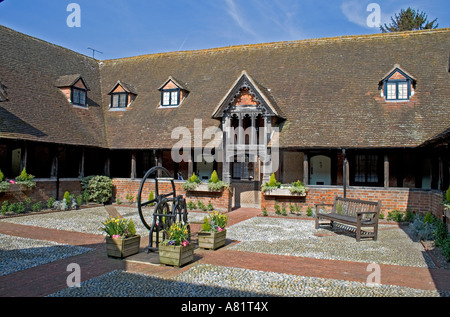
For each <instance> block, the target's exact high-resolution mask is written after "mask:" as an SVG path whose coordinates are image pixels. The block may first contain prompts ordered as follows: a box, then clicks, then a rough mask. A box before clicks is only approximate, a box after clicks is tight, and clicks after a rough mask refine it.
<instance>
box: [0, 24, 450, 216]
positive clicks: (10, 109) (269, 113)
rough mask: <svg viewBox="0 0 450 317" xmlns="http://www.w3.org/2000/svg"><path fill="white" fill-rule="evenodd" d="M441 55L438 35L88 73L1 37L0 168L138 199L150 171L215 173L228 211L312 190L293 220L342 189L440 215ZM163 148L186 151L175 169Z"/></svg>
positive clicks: (374, 38)
mask: <svg viewBox="0 0 450 317" xmlns="http://www.w3.org/2000/svg"><path fill="white" fill-rule="evenodd" d="M449 40H450V29H437V30H425V31H414V32H404V33H390V34H374V35H362V36H343V37H335V38H323V39H312V40H300V41H292V42H277V43H267V44H256V45H242V46H232V47H224V48H217V49H207V50H198V51H184V52H170V53H161V54H151V55H143V56H136V57H130V58H121V59H115V60H103V61H100V60H96V59H93V58H90V57H87V56H84V55H81V54H78V53H75V52H73V51H70V50H68V49H66V48H63V47H59V46H56V45H53V44H51V43H47V42H44V41H42V40H39V39H36V38H33V37H30V36H27V35H24V34H21V33H18V32H16V31H14V30H11V29H8V28H6V27H2V26H0V43H1V54H0V169H1V170H2V171H3V173H4V174H5V175H6V176H7V177H9V178H13V177H15V176H17V175H18V174H19V172H20V170H21V169H22V168H23V167H26V168H27V171H28V172H29V173H31V174H33V175H35V176H36V177H37V178H38V180H39V181H41V182H44V183H45V182H47V183H52V182H53V181H54V180H55V179H58V180H59V181H60V182H61V183H58V184H62V185H61V186H64V184H65V183H64V182H75V183H76V182H77V180H78V179H79V178H80V177H82V176H87V175H93V174H104V175H109V176H110V177H112V178H113V179H114V180H115V182H116V183H121V184H123V183H124V182H125V183H127V182H129V183H130V184H138V183H139V181H138V180H139V179H140V178H142V177H143V175H144V173H145V171H147V170H148V169H149V168H151V167H153V166H155V165H161V166H164V167H166V168H167V169H168V170H169V171H170V172H171V173H173V175H174V176H175V177H177V176H178V175H182V177H183V178H184V179H186V178H187V177H189V176H190V175H192V173H193V172H195V173H196V174H197V175H199V176H200V177H201V178H202V179H204V180H207V179H208V178H209V176H210V175H211V172H212V171H213V170H217V171H218V173H219V177H220V178H221V179H223V180H225V181H226V182H228V183H230V184H231V185H232V188H233V198H232V204H233V205H234V206H261V205H263V206H271V204H273V202H274V200H275V199H279V200H281V201H283V199H284V200H286V201H289V199H288V198H283V197H279V198H273V197H272V198H269V197H267V198H266V197H264V195H261V191H260V187H261V184H262V183H263V182H266V181H267V180H268V178H269V176H270V174H271V172H275V174H276V177H277V180H279V181H281V182H282V183H290V182H293V181H296V180H301V181H303V182H304V183H305V184H307V185H308V186H309V188H310V192H309V194H308V196H307V197H306V198H305V199H304V200H303V201H301V203H303V204H306V205H311V204H314V203H315V202H322V201H324V200H327V201H328V200H329V199H331V198H332V197H333V196H334V195H335V194H342V190H343V184H344V183H345V184H347V185H348V186H349V187H348V195H349V196H353V197H362V198H364V197H366V198H368V199H370V198H374V199H379V198H380V199H382V200H383V201H384V211H388V210H390V209H403V210H404V209H408V208H413V209H417V210H421V211H426V210H427V209H433V210H434V212H435V213H437V214H439V213H442V208H441V207H439V206H438V205H439V201H440V200H441V198H442V190H445V189H447V188H448V186H449V176H450V173H449V168H450V166H449V149H448V141H449V128H450V119H449V118H450V89H449V86H450V72H449V71H450V65H449V46H448V45H449ZM214 129H218V130H217V131H215V130H214ZM182 133H184V134H182ZM213 133H216V134H214V136H215V137H212V135H213ZM182 135H183V136H184V137H182ZM194 137H197V138H194ZM174 146H179V147H181V148H182V149H187V148H188V147H189V148H190V149H191V151H181V152H182V154H183V158H184V159H183V160H181V161H177V160H175V159H174V158H173V155H172V150H173V149H174ZM181 152H179V153H181ZM205 154H211V155H213V157H214V158H215V159H214V160H212V161H211V160H208V159H207V156H206V155H205ZM270 154H272V158H273V157H275V154H276V156H277V157H278V161H277V162H274V160H267V159H266V157H267V155H270ZM52 184H53V183H52ZM72 185H73V184H72ZM72 185H70V186H72ZM130 186H131V185H130ZM133 186H134V187H136V185H132V186H131V187H133ZM47 187H51V186H50V185H48V186H47ZM134 187H133V188H134ZM127 190H129V189H127ZM118 194H119V195H124V193H123V192H120V190H119V192H118ZM125 194H126V193H125ZM227 199H228V198H227ZM436 210H437V211H436Z"/></svg>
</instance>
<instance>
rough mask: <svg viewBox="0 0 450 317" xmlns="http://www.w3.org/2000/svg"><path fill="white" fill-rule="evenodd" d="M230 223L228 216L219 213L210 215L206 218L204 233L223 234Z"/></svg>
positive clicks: (203, 225)
mask: <svg viewBox="0 0 450 317" xmlns="http://www.w3.org/2000/svg"><path fill="white" fill-rule="evenodd" d="M227 222H228V216H227V215H224V214H222V213H220V212H218V211H214V212H211V213H209V218H208V217H206V216H205V218H204V220H203V224H202V231H204V232H221V231H223V230H225V227H226V225H227Z"/></svg>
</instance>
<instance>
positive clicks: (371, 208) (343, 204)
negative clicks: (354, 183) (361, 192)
mask: <svg viewBox="0 0 450 317" xmlns="http://www.w3.org/2000/svg"><path fill="white" fill-rule="evenodd" d="M361 211H362V212H376V213H377V215H373V214H368V215H363V217H362V219H363V220H372V219H373V218H374V216H378V213H379V212H380V206H379V202H372V201H365V200H359V199H349V198H343V197H337V196H336V197H335V198H334V203H333V211H332V212H334V213H337V214H340V215H346V216H352V217H356V216H357V213H358V212H361Z"/></svg>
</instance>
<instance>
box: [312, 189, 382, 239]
mask: <svg viewBox="0 0 450 317" xmlns="http://www.w3.org/2000/svg"><path fill="white" fill-rule="evenodd" d="M320 206H331V207H332V208H331V212H323V211H321V210H319V208H320ZM380 206H381V201H378V202H372V201H364V200H359V199H349V198H343V197H337V196H336V197H335V198H334V202H333V204H316V229H318V228H319V225H320V224H321V223H319V221H320V219H327V220H330V223H329V224H330V225H331V226H333V222H338V223H343V224H346V225H351V226H355V227H356V241H358V242H359V241H360V239H361V234H362V233H363V237H364V238H373V239H374V240H377V235H378V218H379V215H380ZM364 227H372V228H373V232H368V231H362V230H361V228H364Z"/></svg>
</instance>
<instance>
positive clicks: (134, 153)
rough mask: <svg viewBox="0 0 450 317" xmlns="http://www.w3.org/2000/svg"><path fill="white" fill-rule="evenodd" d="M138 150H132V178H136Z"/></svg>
mask: <svg viewBox="0 0 450 317" xmlns="http://www.w3.org/2000/svg"><path fill="white" fill-rule="evenodd" d="M136 177H137V174H136V152H135V151H133V152H131V178H136Z"/></svg>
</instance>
